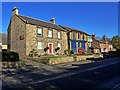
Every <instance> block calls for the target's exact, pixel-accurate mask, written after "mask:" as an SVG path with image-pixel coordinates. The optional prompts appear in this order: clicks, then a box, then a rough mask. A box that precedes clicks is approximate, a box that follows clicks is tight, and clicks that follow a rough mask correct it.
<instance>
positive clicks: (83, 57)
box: [76, 55, 94, 61]
mask: <svg viewBox="0 0 120 90" xmlns="http://www.w3.org/2000/svg"><path fill="white" fill-rule="evenodd" d="M93 57H94V55H80V56H77V57H76V61H80V60H86V59H87V58H93Z"/></svg>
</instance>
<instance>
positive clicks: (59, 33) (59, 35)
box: [57, 31, 61, 39]
mask: <svg viewBox="0 0 120 90" xmlns="http://www.w3.org/2000/svg"><path fill="white" fill-rule="evenodd" d="M57 35H58V39H60V38H61V32H60V31H58V32H57Z"/></svg>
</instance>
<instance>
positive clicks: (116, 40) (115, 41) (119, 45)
mask: <svg viewBox="0 0 120 90" xmlns="http://www.w3.org/2000/svg"><path fill="white" fill-rule="evenodd" d="M112 45H113V47H114V48H115V49H120V37H119V36H113V38H112Z"/></svg>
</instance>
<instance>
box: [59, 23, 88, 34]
mask: <svg viewBox="0 0 120 90" xmlns="http://www.w3.org/2000/svg"><path fill="white" fill-rule="evenodd" d="M59 26H60V27H62V28H63V29H65V30H68V31H77V32H81V33H84V34H87V33H85V32H83V31H81V30H77V29H74V28H70V27H67V26H62V25H59ZM87 35H89V34H87ZM89 36H90V35H89Z"/></svg>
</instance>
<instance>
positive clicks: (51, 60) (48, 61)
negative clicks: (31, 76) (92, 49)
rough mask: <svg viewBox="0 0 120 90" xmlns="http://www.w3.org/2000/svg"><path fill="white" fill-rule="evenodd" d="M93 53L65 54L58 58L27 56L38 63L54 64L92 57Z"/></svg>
mask: <svg viewBox="0 0 120 90" xmlns="http://www.w3.org/2000/svg"><path fill="white" fill-rule="evenodd" d="M93 57H94V55H80V56H66V57H60V58H49V59H47V58H44V59H42V58H37V57H34V58H28V59H29V60H33V61H38V62H40V63H44V64H49V65H54V64H60V63H66V62H73V61H80V60H86V59H87V58H93Z"/></svg>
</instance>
